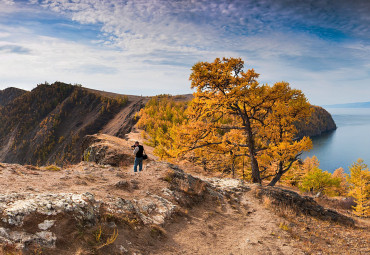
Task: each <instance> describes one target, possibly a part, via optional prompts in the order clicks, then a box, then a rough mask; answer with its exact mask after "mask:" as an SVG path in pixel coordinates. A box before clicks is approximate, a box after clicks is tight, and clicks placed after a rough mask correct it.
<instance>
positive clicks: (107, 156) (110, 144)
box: [82, 134, 134, 166]
mask: <svg viewBox="0 0 370 255" xmlns="http://www.w3.org/2000/svg"><path fill="white" fill-rule="evenodd" d="M82 150H83V158H82V160H83V161H88V162H94V163H97V164H100V165H111V166H127V165H130V164H132V162H133V161H134V156H133V154H132V150H131V149H130V145H129V143H128V142H127V141H125V140H123V139H119V138H117V137H114V136H110V135H105V134H100V135H88V136H86V137H85V138H84V140H83V142H82Z"/></svg>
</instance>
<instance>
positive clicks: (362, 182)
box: [347, 159, 370, 217]
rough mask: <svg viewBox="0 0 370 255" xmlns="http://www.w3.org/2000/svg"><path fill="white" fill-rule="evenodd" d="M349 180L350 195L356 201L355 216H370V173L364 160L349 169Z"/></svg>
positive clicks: (358, 161) (359, 160)
mask: <svg viewBox="0 0 370 255" xmlns="http://www.w3.org/2000/svg"><path fill="white" fill-rule="evenodd" d="M349 170H350V175H349V176H348V178H347V182H348V184H349V193H348V195H350V196H352V197H353V198H354V199H355V201H356V206H354V210H355V214H356V215H358V216H361V217H369V216H370V171H369V168H368V167H367V165H366V164H365V163H364V161H363V160H362V159H358V160H357V162H355V163H353V164H352V166H351V167H350V168H349Z"/></svg>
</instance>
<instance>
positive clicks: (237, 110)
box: [180, 58, 310, 185]
mask: <svg viewBox="0 0 370 255" xmlns="http://www.w3.org/2000/svg"><path fill="white" fill-rule="evenodd" d="M243 67H244V62H243V61H242V60H241V59H235V58H223V59H222V60H221V59H218V58H217V59H216V60H215V61H214V62H213V63H208V62H199V63H197V64H195V65H194V66H193V68H192V74H191V75H190V80H191V87H192V88H194V89H196V92H195V93H194V99H193V101H192V103H191V104H190V106H189V108H188V110H187V111H188V122H187V123H186V125H185V126H183V127H182V129H183V130H185V132H184V133H183V134H181V135H180V136H181V137H180V140H181V141H182V143H183V145H184V147H188V149H190V150H195V149H201V148H204V147H207V148H212V149H213V150H220V151H224V150H227V151H229V154H230V155H232V157H240V156H247V157H248V158H249V164H250V168H251V175H252V181H253V182H255V183H261V181H262V178H264V177H266V178H269V177H274V178H273V180H272V182H271V185H274V184H275V183H276V182H277V181H278V180H279V179H280V177H281V176H282V175H283V174H284V173H285V172H286V171H288V170H289V169H290V167H291V166H292V164H293V162H295V161H296V160H297V158H298V155H299V154H300V153H301V151H302V150H307V149H308V148H309V147H310V140H309V139H308V138H305V139H302V140H296V139H295V133H296V129H295V127H294V123H295V122H296V121H297V120H298V119H301V118H304V117H307V116H308V115H309V114H310V111H309V104H308V102H307V100H306V98H305V97H304V95H303V94H302V92H301V91H299V90H295V89H291V88H290V87H289V84H288V83H286V82H279V83H275V84H274V85H273V86H269V85H267V84H260V83H259V82H258V81H257V78H258V77H259V75H258V74H257V73H256V72H255V71H254V70H253V69H249V70H247V71H243ZM272 161H274V162H275V163H277V168H276V169H275V170H274V171H273V173H271V174H270V175H266V174H265V171H266V169H267V167H266V165H268V164H270V163H271V162H272ZM260 165H261V166H262V165H263V166H264V167H260Z"/></svg>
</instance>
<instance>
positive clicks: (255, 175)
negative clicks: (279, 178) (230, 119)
mask: <svg viewBox="0 0 370 255" xmlns="http://www.w3.org/2000/svg"><path fill="white" fill-rule="evenodd" d="M245 124H246V125H245V130H246V131H247V140H248V141H247V144H248V149H249V154H250V158H251V168H252V182H253V183H259V184H261V183H262V180H261V176H260V169H259V166H258V162H257V158H256V151H255V145H254V139H253V134H252V128H251V126H250V122H249V119H248V118H246V123H245Z"/></svg>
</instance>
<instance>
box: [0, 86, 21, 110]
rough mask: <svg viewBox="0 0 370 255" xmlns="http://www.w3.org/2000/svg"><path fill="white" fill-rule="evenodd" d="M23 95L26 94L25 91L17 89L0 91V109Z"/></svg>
mask: <svg viewBox="0 0 370 255" xmlns="http://www.w3.org/2000/svg"><path fill="white" fill-rule="evenodd" d="M24 93H27V91H25V90H23V89H17V88H6V89H4V90H0V107H1V106H4V105H6V104H8V103H10V102H11V101H13V100H14V99H15V98H17V97H19V96H21V95H23V94H24Z"/></svg>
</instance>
